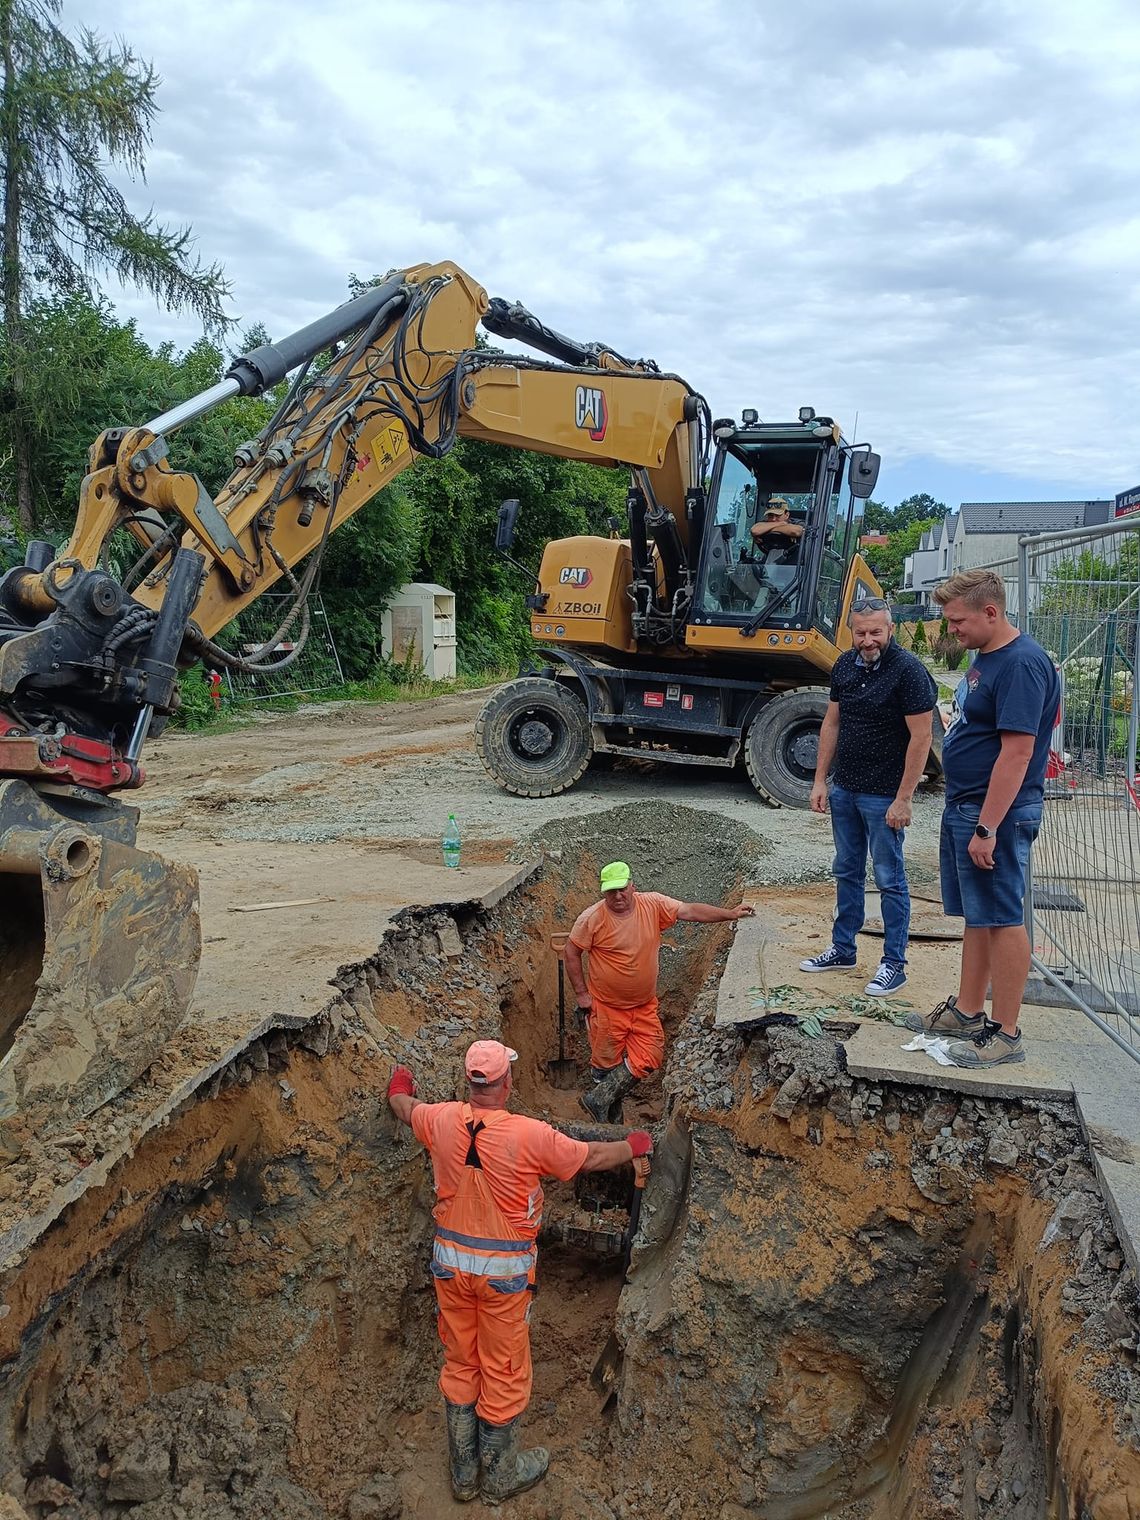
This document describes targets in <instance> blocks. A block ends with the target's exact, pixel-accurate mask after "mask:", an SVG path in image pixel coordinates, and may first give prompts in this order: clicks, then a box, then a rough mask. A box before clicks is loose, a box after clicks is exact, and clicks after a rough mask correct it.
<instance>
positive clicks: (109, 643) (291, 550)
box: [0, 263, 709, 1138]
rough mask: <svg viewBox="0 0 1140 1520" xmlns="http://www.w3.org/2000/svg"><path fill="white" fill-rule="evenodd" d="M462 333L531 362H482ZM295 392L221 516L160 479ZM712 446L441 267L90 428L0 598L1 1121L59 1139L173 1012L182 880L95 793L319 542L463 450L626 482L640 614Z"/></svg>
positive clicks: (118, 780) (645, 388)
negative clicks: (225, 406)
mask: <svg viewBox="0 0 1140 1520" xmlns="http://www.w3.org/2000/svg"><path fill="white" fill-rule="evenodd" d="M480 322H482V324H483V325H484V327H486V328H487V330H488V331H490V332H491V333H493V334H495V335H496V336H500V337H505V338H510V339H514V340H518V341H521V342H523V343H525V344H527V345H528V346H530V347H531V348H534V349H537V350H538V351H539V352H540V353H542V354H545V355H547V356H548V357H547V358H545V359H536V358H534V357H530V356H525V357H524V356H519V357H515V356H513V355H512V356H505V355H503V354H501V353H496V352H494V351H492V350H488V349H481V348H479V347H477V345H476V333H477V330H478V327H479V324H480ZM550 361H555V362H550ZM294 372H295V373H294ZM291 373H293V374H294V378H293V379H292V381H291V383H290V384H289V386H288V389H287V391H286V393H285V395H284V396H283V398H282V400H281V401H280V404H279V405H278V406H277V408H276V410H275V412H274V414H273V416H272V418H271V420H270V422H269V423H268V425H267V426H266V427H265V428H264V429H263V430H262V432H261V433H260V434H259V435H258V436H257V437H256V438H254V439H252V440H251V441H250V442H249V443H248V444H244V445H242V447H241V448H240V449H239V450H238V453H237V458H236V461H235V466H236V467H235V470H234V473H233V474H232V475H231V476H230V478H229V480H228V481H227V482H226V484H225V486H224V487H223V489H222V490H221V492H220V493H219V494H218V496H217V497H216V498H214V497H211V495H210V494H209V492H208V491H207V490H206V489H205V487H204V486H203V485H202V483H201V482H200V481H199V480H198V479H197V478H196V477H195V476H193V475H192V474H189V473H187V472H184V471H179V470H175V469H173V468H172V467H171V465H170V462H169V458H168V448H167V439H168V437H169V436H170V435H171V434H172V433H173V432H174V431H176V430H177V428H179V427H181V426H183V425H184V424H185V423H187V422H189V421H191V420H192V419H193V418H195V417H197V416H200V415H202V414H203V413H204V412H206V411H208V410H210V409H211V408H212V407H214V406H216V405H218V404H220V403H221V402H222V401H224V400H226V399H228V398H229V397H231V396H235V395H258V394H263V393H265V392H268V391H271V390H272V389H274V388H275V387H277V386H279V385H281V384H282V383H283V382H284V381H285V380H286V378H287V377H288V376H289V375H290V374H291ZM708 433H709V427H708V410H707V407H706V406H705V403H704V402H703V400H702V398H700V397H699V396H697V395H696V394H695V393H694V392H692V391H691V390H690V389H689V387H688V386H687V385H686V384H685V383H684V382H683V381H682V380H680V379H678V378H677V377H676V376H672V375H666V374H662V373H660V372H659V371H658V369H657V367H656V366H655V365H654V364H652V362H650V361H645V360H638V361H631V360H627V359H624V358H623V357H622V356H621V355H619V354H617V353H616V352H615V351H614V350H612V349H609V348H607V347H605V346H604V345H601V344H578V343H575V342H574V341H573V340H571V339H568V338H565V337H563V336H561V335H560V334H557V333H554V332H553V331H552V330H551V329H548V328H546V327H545V326H544V325H543V324H542V323H541V322H539V321H538V319H537V318H535V317H533V316H532V315H531V314H530V313H529V312H526V311H525V310H524V309H523V308H521V307H518V306H508V305H507V304H506V303H505V302H502V301H490V300H488V297H487V295H486V292H485V291H484V290H483V289H482V288H481V287H480V286H479V285H478V284H477V283H476V282H475V281H473V280H472V279H471V278H470V276H469V275H467V274H465V273H464V271H463V270H461V269H459V268H458V267H457V266H455V265H453V264H448V263H444V264H437V265H418V266H416V267H414V268H410V269H406V270H403V271H399V272H397V273H395V274H393V275H390V276H388V277H387V278H386V279H385V280H384V281H383V282H382V283H381V284H380V285H378V286H376V287H373V288H371V289H369V290H367V291H366V292H364V293H363V294H362V295H360V296H358V297H357V298H356V299H355V300H353V301H351V302H348V303H347V304H346V305H344V306H342V307H340V308H338V310H337V311H335V312H332V313H330V314H329V315H328V316H326V317H324V318H321V319H320V320H319V321H317V322H315V323H313V324H311V325H310V326H309V327H307V328H305V329H303V330H302V331H300V332H299V333H296V334H294V335H292V336H291V337H289V338H287V339H284V340H282V341H281V342H279V343H276V344H266V345H264V346H263V347H262V348H259V349H257V350H255V351H253V352H252V353H249V354H246V355H244V356H243V357H242V358H240V359H238V360H237V361H236V362H235V363H234V364H233V366H232V367H231V369H230V371H229V373H228V374H227V376H226V377H225V379H224V380H222V381H220V382H219V383H218V384H217V385H215V386H213V387H211V388H210V389H209V390H208V391H206V392H204V393H203V394H202V395H201V396H197V397H194V398H192V399H191V400H189V401H187V402H186V403H184V404H182V405H180V406H178V407H176V408H174V409H173V410H172V411H170V412H167V413H165V414H163V415H162V416H160V417H157V418H154V419H153V420H152V421H151V422H149V423H148V424H146V425H145V426H143V427H137V428H115V429H111V430H108V431H107V432H104V433H103V434H102V435H101V436H100V437H99V438H98V439H97V440H96V441H95V443H94V445H93V446H92V448H91V451H90V456H89V461H88V472H87V475H86V477H85V479H84V481H83V486H82V489H81V494H80V501H79V508H78V513H77V516H76V521H75V526H74V529H73V531H72V533H71V536H70V538H69V541H68V543H67V545H66V546H65V547H64V548H63V549H62V551H60V552H56V551H55V549H54V548H53V547H52V546H51V545H49V544H46V543H33V544H31V545H30V546H29V549H28V553H27V559H26V563H25V564H24V565H23V566H20V567H17V568H16V569H14V570H12V571H10V572H9V573H8V574H7V575H6V576H5V577H4V578H3V579H2V580H0V883H3V884H6V885H7V888H8V891H7V894H6V895H7V899H8V902H7V910H5V906H4V904H3V903H0V1125H3V1124H4V1123H5V1122H6V1121H11V1120H12V1118H13V1116H14V1115H18V1114H19V1113H21V1112H27V1111H29V1110H30V1108H32V1107H33V1106H37V1107H38V1108H39V1109H40V1110H42V1111H44V1112H47V1113H50V1114H51V1115H52V1116H53V1119H54V1121H55V1122H59V1123H67V1122H72V1121H74V1119H75V1118H76V1117H78V1116H80V1115H82V1114H83V1113H86V1112H90V1111H91V1109H92V1108H94V1107H97V1106H98V1105H99V1104H101V1103H103V1102H105V1101H106V1100H107V1099H108V1098H109V1097H110V1096H112V1095H113V1094H114V1093H115V1092H117V1091H120V1090H122V1088H123V1087H124V1086H126V1085H127V1084H128V1083H129V1082H130V1081H131V1080H132V1079H133V1078H134V1077H135V1076H137V1075H138V1074H139V1072H141V1071H142V1070H144V1069H145V1067H146V1066H147V1065H149V1064H150V1062H151V1061H152V1060H153V1059H154V1058H155V1057H156V1056H157V1055H158V1054H159V1052H160V1051H161V1048H162V1046H163V1044H164V1043H165V1041H166V1040H167V1039H168V1038H169V1035H170V1033H171V1032H172V1031H173V1029H174V1028H176V1027H177V1025H178V1023H179V1022H181V1020H182V1018H183V1017H184V1016H185V1013H186V1011H187V1008H188V1005H189V999H190V995H191V992H192V988H193V981H194V977H195V975H196V969H197V963H198V958H199V954H200V945H199V931H198V923H197V912H196V897H197V894H196V887H197V883H196V879H195V878H194V873H193V872H192V871H190V870H189V869H188V868H186V867H176V866H172V865H170V864H169V863H167V862H165V861H162V860H161V859H160V858H159V857H158V856H155V855H150V854H147V853H146V852H143V851H139V850H137V849H136V848H135V846H134V841H135V829H136V824H137V811H136V810H135V809H133V808H129V807H126V806H124V805H123V804H122V803H120V802H118V801H117V800H116V799H115V798H114V797H113V796H112V795H111V794H113V793H115V792H117V791H121V790H125V789H130V788H132V787H137V786H139V785H141V784H142V781H143V779H144V777H143V771H142V768H141V765H140V757H141V751H142V747H143V743H144V741H145V738H146V736H147V734H148V733H154V732H157V731H158V729H159V728H160V727H161V725H162V723H163V722H164V721H165V720H166V718H167V717H168V715H169V714H170V713H172V712H173V711H174V710H176V707H177V703H178V674H179V671H180V670H182V669H185V668H187V667H188V666H189V665H190V664H192V663H193V662H194V660H195V659H198V658H201V657H206V658H208V659H209V661H210V663H211V664H218V665H227V666H230V667H234V668H238V669H245V670H267V669H274V668H276V669H279V668H281V666H282V665H284V664H287V663H289V662H290V661H291V660H292V659H294V658H295V657H296V646H297V645H299V644H302V643H303V641H304V637H305V634H306V632H307V618H308V613H307V609H306V597H307V593H308V591H309V590H310V588H311V586H312V584H313V582H314V579H315V576H316V573H317V570H318V569H319V566H320V562H321V556H322V554H323V552H324V548H325V546H326V544H327V542H328V540H329V538H330V537H331V535H332V534H333V533H335V532H336V530H337V529H338V528H339V527H340V526H341V525H342V524H343V523H344V522H346V521H347V520H348V519H349V518H350V517H351V516H352V515H353V514H354V513H355V512H357V511H359V510H360V508H361V507H363V506H364V505H365V503H366V502H368V501H369V500H370V499H371V498H372V497H373V496H374V495H375V494H376V493H377V492H378V491H379V490H381V489H382V488H383V487H384V486H386V485H387V484H389V482H391V481H392V480H393V479H394V478H395V477H396V476H397V475H398V474H400V472H401V471H402V470H404V469H406V468H408V467H409V466H410V465H411V464H413V463H414V462H415V460H417V459H419V458H423V457H437V456H439V455H442V454H444V453H446V452H447V450H448V449H449V448H451V447H452V445H453V444H454V442H455V440H456V439H457V438H459V437H469V438H478V439H482V440H485V441H488V442H495V443H500V444H504V445H507V446H510V447H517V448H525V449H531V450H536V451H539V452H543V453H549V454H555V455H559V456H561V457H564V458H570V459H580V460H587V461H590V462H592V463H596V464H600V465H610V466H624V467H627V468H629V469H630V471H631V472H632V473H631V480H632V484H631V489H630V496H629V507H630V538H631V547H632V576H633V587H632V595H633V597H634V601H635V604H636V606H637V607H638V608H640V609H641V611H642V613H643V615H650V616H651V615H652V613H653V610H654V608H655V607H656V606H657V605H658V602H659V601H660V600H661V599H664V600H665V601H666V602H668V600H669V599H670V598H673V599H674V600H675V598H676V596H677V595H678V594H683V593H684V585H683V584H682V583H685V584H689V583H691V569H690V567H689V566H688V562H687V557H686V556H687V546H688V543H689V537H690V531H691V528H692V525H693V524H694V522H695V521H697V519H698V518H699V514H700V512H701V511H702V509H703V492H702V478H703V463H704V450H705V444H706V442H707V438H708ZM123 531H125V532H126V533H127V534H129V535H130V537H131V538H132V539H133V540H134V541H135V543H136V545H137V551H138V552H137V557H136V559H135V563H134V565H133V566H132V567H131V569H129V570H128V571H127V572H126V573H125V574H124V575H122V576H117V575H116V574H114V573H113V572H112V570H111V568H110V560H109V555H108V551H109V548H110V545H111V542H112V538H113V536H114V535H116V534H120V533H121V532H123ZM698 533H699V524H698ZM282 580H284V581H285V582H286V583H287V584H288V586H289V588H290V591H291V593H292V608H291V610H290V612H289V613H288V614H287V616H286V617H285V618H284V620H283V621H282V624H281V626H280V627H279V628H278V629H277V630H276V631H275V633H274V634H273V635H272V636H271V637H270V638H269V639H267V640H266V641H265V643H264V644H263V645H262V647H261V648H259V649H257V650H254V651H253V652H252V653H243V654H240V655H238V654H235V653H233V652H231V651H229V650H227V649H225V648H223V647H222V646H220V645H219V644H217V643H215V642H214V640H215V638H216V636H217V634H218V633H219V632H220V631H221V630H222V629H223V628H224V627H225V626H226V625H227V624H228V623H230V622H231V621H232V620H233V619H234V618H235V617H236V616H237V615H238V614H240V613H241V612H242V611H243V610H244V609H245V608H246V607H248V606H249V605H250V604H251V603H252V602H254V601H256V599H257V598H258V597H259V596H261V595H262V594H263V593H264V592H265V591H267V590H268V589H269V588H270V587H272V586H274V585H276V584H277V583H279V582H280V581H282ZM286 642H287V643H288V644H289V645H291V646H293V647H292V649H291V650H290V651H289V652H282V646H283V645H285V644H286ZM0 1138H2V1136H0Z"/></svg>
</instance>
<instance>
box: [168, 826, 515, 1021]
mask: <svg viewBox="0 0 1140 1520" xmlns="http://www.w3.org/2000/svg"><path fill="white" fill-rule="evenodd" d="M164 848H165V850H166V851H167V852H169V851H170V845H169V843H167V844H166V845H165V847H164ZM180 858H182V859H188V860H189V863H190V864H192V865H194V866H196V867H197V869H198V873H199V877H200V879H201V905H202V941H203V948H202V968H201V970H200V972H199V974H198V983H197V986H196V987H195V989H194V998H193V1002H192V1004H191V1012H190V1020H191V1022H194V1023H197V1024H198V1025H199V1026H201V1025H207V1026H208V1025H211V1024H218V1023H224V1024H226V1025H227V1027H232V1026H233V1025H234V1023H235V1021H236V1022H237V1024H238V1025H239V1026H240V1025H241V1024H243V1023H244V1022H246V1021H248V1022H249V1024H250V1027H251V1028H252V1027H253V1025H254V1024H256V1023H258V1022H259V1021H260V1019H261V1018H262V1017H263V1016H264V1015H265V1014H266V1013H269V1014H272V1013H275V1012H289V1013H304V1012H305V1011H306V1010H308V1011H310V1012H316V1010H317V1008H319V1007H321V1006H323V1004H324V1003H326V1002H327V1001H328V998H329V979H330V977H332V976H334V975H335V974H336V970H337V967H338V966H343V965H349V964H352V963H354V962H357V961H361V960H363V959H365V957H367V956H369V955H371V954H372V953H373V952H374V951H375V950H376V947H377V946H378V945H379V943H380V940H381V938H382V936H383V933H384V930H385V929H386V928H387V927H388V925H389V924H390V923H391V922H392V920H393V918H395V916H396V914H397V913H399V912H401V911H402V910H403V909H405V908H407V907H410V906H413V905H414V906H417V907H431V906H447V905H449V904H450V905H454V906H457V907H462V906H464V905H473V906H474V905H478V906H482V907H486V908H492V907H494V906H495V904H496V903H498V902H501V901H502V899H503V897H504V896H506V894H507V893H508V892H511V891H513V890H514V889H515V888H516V887H517V886H518V885H519V884H520V883H521V882H522V881H524V880H525V879H526V877H527V876H528V875H529V874H531V873H532V871H533V870H534V869H535V868H534V867H533V866H519V865H517V864H514V863H512V862H507V861H497V862H488V863H485V864H474V865H464V866H460V867H459V869H458V870H452V869H450V868H448V867H447V866H445V865H444V864H443V862H442V861H440V862H439V864H434V863H433V864H427V863H425V862H424V861H423V859H422V858H417V856H415V855H412V854H410V853H408V852H407V851H404V850H400V849H389V848H385V847H383V846H380V845H364V844H358V845H353V844H346V843H338V844H319V845H314V844H275V845H274V846H273V849H272V850H260V851H259V850H258V849H257V848H256V847H255V846H253V845H249V844H244V843H241V842H234V841H219V842H218V843H216V844H209V843H202V842H201V841H196V842H195V846H194V848H192V849H191V850H190V852H189V853H188V855H186V856H183V855H182V854H181V852H180ZM314 897H315V898H318V899H319V901H317V902H315V903H311V902H310V903H306V904H305V905H303V906H301V907H283V908H278V909H274V908H270V909H266V910H265V911H262V912H258V913H235V912H233V911H232V910H233V909H234V908H235V907H239V906H242V905H244V904H248V903H262V902H282V903H289V902H293V901H295V900H296V899H298V898H314Z"/></svg>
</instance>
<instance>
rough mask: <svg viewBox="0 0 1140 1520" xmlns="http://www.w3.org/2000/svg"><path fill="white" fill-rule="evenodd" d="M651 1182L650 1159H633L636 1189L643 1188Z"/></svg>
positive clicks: (642, 1157)
mask: <svg viewBox="0 0 1140 1520" xmlns="http://www.w3.org/2000/svg"><path fill="white" fill-rule="evenodd" d="M648 1181H649V1157H648V1156H635V1157H634V1158H633V1185H634V1187H635V1188H643V1187H644V1186H645V1184H646V1183H647V1182H648Z"/></svg>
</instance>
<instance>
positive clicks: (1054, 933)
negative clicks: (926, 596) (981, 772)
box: [1001, 521, 1140, 1061]
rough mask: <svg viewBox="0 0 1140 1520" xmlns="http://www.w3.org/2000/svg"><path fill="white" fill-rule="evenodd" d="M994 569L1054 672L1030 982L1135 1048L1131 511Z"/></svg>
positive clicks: (1032, 546)
mask: <svg viewBox="0 0 1140 1520" xmlns="http://www.w3.org/2000/svg"><path fill="white" fill-rule="evenodd" d="M1001 573H1003V574H1004V575H1005V576H1006V577H1007V588H1008V602H1009V610H1010V615H1011V617H1013V618H1014V620H1015V621H1016V622H1018V623H1019V625H1020V626H1021V627H1023V628H1025V629H1026V631H1028V632H1029V633H1031V634H1032V635H1033V637H1034V638H1035V639H1037V641H1038V642H1039V643H1041V644H1042V645H1044V647H1045V648H1046V649H1047V650H1048V651H1049V653H1050V654H1051V655H1052V656H1053V659H1054V661H1055V663H1056V664H1057V666H1058V668H1059V670H1060V672H1061V691H1062V696H1061V711H1060V714H1059V718H1058V724H1057V728H1056V731H1055V733H1054V740H1053V746H1052V752H1051V755H1050V760H1049V769H1048V773H1047V778H1046V783H1045V809H1044V818H1043V822H1042V827H1041V834H1040V837H1039V838H1038V840H1037V843H1036V845H1035V847H1034V850H1033V861H1032V869H1031V875H1032V889H1031V891H1030V892H1029V893H1027V898H1026V903H1027V925H1028V927H1029V931H1030V939H1031V944H1032V946H1033V962H1034V969H1035V970H1036V972H1037V973H1038V975H1039V976H1040V978H1041V979H1042V980H1041V982H1040V983H1038V984H1037V986H1036V989H1035V991H1034V992H1033V994H1032V995H1033V996H1034V997H1035V1000H1037V1001H1044V1000H1046V998H1047V997H1048V996H1049V992H1050V991H1052V993H1053V994H1054V997H1055V1000H1056V1001H1057V1002H1059V1003H1072V1004H1075V1005H1076V1006H1077V1007H1079V1008H1081V1009H1082V1010H1083V1011H1084V1012H1085V1013H1086V1014H1087V1015H1088V1016H1089V1017H1090V1018H1091V1019H1092V1020H1093V1021H1094V1022H1095V1023H1096V1024H1097V1025H1098V1026H1099V1027H1100V1028H1101V1029H1103V1030H1104V1032H1105V1033H1106V1034H1108V1035H1109V1036H1110V1038H1111V1039H1113V1040H1114V1041H1115V1042H1116V1043H1117V1044H1118V1045H1120V1046H1121V1047H1122V1048H1123V1049H1125V1050H1127V1051H1128V1052H1129V1054H1131V1055H1132V1056H1133V1057H1135V1058H1136V1059H1137V1060H1138V1061H1140V990H1138V989H1140V803H1138V788H1137V775H1136V743H1137V727H1138V715H1140V690H1138V687H1140V682H1137V679H1136V671H1137V665H1138V662H1140V616H1138V613H1140V523H1132V522H1127V521H1126V522H1122V523H1119V524H1115V525H1111V526H1109V527H1107V528H1105V529H1102V530H1099V531H1096V532H1093V533H1088V532H1086V533H1083V534H1082V533H1080V532H1074V533H1071V534H1064V535H1062V534H1057V535H1050V536H1045V535H1034V536H1033V537H1032V538H1025V539H1023V540H1022V542H1021V546H1020V553H1019V557H1018V563H1017V566H1016V569H1015V570H1014V569H1013V568H1012V567H1002V570H1001ZM1050 1000H1052V999H1050Z"/></svg>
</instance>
